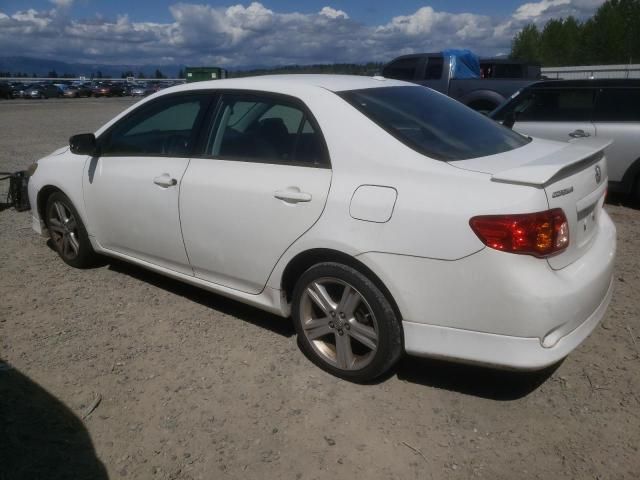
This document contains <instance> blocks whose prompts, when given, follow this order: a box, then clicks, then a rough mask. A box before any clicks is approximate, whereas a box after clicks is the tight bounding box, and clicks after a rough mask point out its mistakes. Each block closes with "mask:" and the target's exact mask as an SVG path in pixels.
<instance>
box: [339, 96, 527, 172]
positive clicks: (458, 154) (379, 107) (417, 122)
mask: <svg viewBox="0 0 640 480" xmlns="http://www.w3.org/2000/svg"><path fill="white" fill-rule="evenodd" d="M339 95H340V96H341V97H342V98H344V99H345V100H346V101H347V102H349V103H350V104H351V105H353V106H354V107H355V108H357V109H358V110H360V111H361V112H362V113H363V114H364V115H366V116H367V117H369V118H370V119H371V120H373V121H374V122H375V123H377V124H378V125H380V126H381V127H382V128H383V129H385V130H386V131H387V132H389V133H390V134H391V135H393V136H395V137H396V138H397V139H398V140H400V141H401V142H403V143H404V144H406V145H407V146H409V147H411V148H413V149H414V150H416V151H418V152H420V153H422V154H424V155H427V156H428V157H431V158H434V159H437V160H444V161H453V160H466V159H469V158H476V157H484V156H487V155H495V154H498V153H502V152H506V151H509V150H513V149H516V148H518V147H521V146H523V145H525V144H527V143H528V142H529V141H530V140H529V139H528V138H527V137H524V136H522V135H520V134H518V133H516V132H513V131H511V130H509V129H508V128H505V127H503V126H502V125H500V124H498V123H496V122H494V121H493V120H491V119H489V118H487V117H485V116H484V115H482V114H480V113H477V112H474V111H473V110H471V109H470V108H468V107H465V106H464V105H462V104H461V103H460V102H457V101H456V100H453V99H451V98H449V97H446V96H445V95H441V94H439V93H437V92H434V91H433V90H431V89H428V88H425V87H418V86H416V87H382V88H370V89H365V90H352V91H347V92H341V93H339Z"/></svg>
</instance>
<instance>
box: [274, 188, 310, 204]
mask: <svg viewBox="0 0 640 480" xmlns="http://www.w3.org/2000/svg"><path fill="white" fill-rule="evenodd" d="M273 196H274V197H276V198H277V199H278V200H282V201H285V202H287V203H299V202H310V201H311V194H310V193H306V192H301V191H300V190H293V189H291V190H278V191H277V192H274V194H273Z"/></svg>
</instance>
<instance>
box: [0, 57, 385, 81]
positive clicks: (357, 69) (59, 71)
mask: <svg viewBox="0 0 640 480" xmlns="http://www.w3.org/2000/svg"><path fill="white" fill-rule="evenodd" d="M192 66H198V67H200V66H203V65H192ZM185 68H186V66H185V65H125V64H122V65H109V64H102V63H93V64H89V63H68V62H62V61H59V60H48V59H45V58H32V57H0V77H2V76H17V74H27V75H28V76H32V75H33V74H35V75H36V76H37V77H48V76H49V74H50V73H51V72H55V73H56V75H57V76H58V77H62V76H64V75H67V76H73V77H79V76H84V77H86V78H91V77H92V76H93V77H98V76H100V75H102V77H106V78H120V77H121V75H122V74H123V73H125V72H131V73H133V74H134V76H138V75H139V73H142V74H144V76H145V77H147V78H152V77H155V73H156V70H160V72H162V74H163V75H164V76H166V77H169V78H177V76H178V72H179V71H180V70H184V69H185ZM229 70H230V71H229V76H230V77H246V76H249V75H266V74H275V73H341V74H351V75H375V74H376V73H378V72H380V71H381V70H382V64H381V63H375V62H369V63H361V64H355V63H335V64H317V65H279V66H275V65H271V66H269V65H245V66H238V67H236V68H233V69H231V68H230V69H229ZM7 74H8V75H7Z"/></svg>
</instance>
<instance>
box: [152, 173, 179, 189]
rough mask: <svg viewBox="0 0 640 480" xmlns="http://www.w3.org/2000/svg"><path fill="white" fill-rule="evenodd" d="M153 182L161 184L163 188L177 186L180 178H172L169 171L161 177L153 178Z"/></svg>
mask: <svg viewBox="0 0 640 480" xmlns="http://www.w3.org/2000/svg"><path fill="white" fill-rule="evenodd" d="M153 183H155V184H156V185H160V186H161V187H163V188H168V187H175V186H176V185H177V184H178V180H176V179H175V178H171V175H169V174H168V173H163V174H162V175H160V176H159V177H156V178H154V179H153Z"/></svg>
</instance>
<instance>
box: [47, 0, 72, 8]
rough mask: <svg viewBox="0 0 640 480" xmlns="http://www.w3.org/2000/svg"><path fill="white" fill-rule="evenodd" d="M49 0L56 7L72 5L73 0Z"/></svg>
mask: <svg viewBox="0 0 640 480" xmlns="http://www.w3.org/2000/svg"><path fill="white" fill-rule="evenodd" d="M49 1H50V2H51V3H53V4H54V5H55V6H56V7H59V8H68V7H70V6H71V5H73V1H74V0H49Z"/></svg>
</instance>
